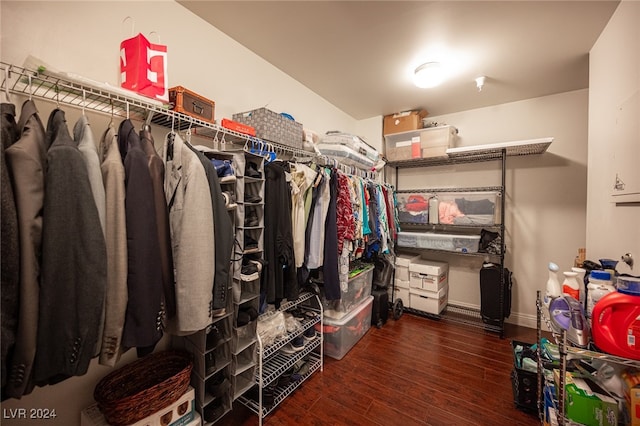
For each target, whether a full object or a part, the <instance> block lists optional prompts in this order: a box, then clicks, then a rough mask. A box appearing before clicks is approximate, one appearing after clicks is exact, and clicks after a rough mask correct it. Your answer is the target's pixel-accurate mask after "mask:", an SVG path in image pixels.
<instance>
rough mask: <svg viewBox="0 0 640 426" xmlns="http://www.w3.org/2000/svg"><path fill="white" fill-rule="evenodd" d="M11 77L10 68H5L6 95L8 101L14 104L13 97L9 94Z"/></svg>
mask: <svg viewBox="0 0 640 426" xmlns="http://www.w3.org/2000/svg"><path fill="white" fill-rule="evenodd" d="M9 77H10V74H9V68H5V69H4V95H5V96H6V98H7V102H8V103H10V104H12V103H13V101H12V99H11V96H10V95H9ZM29 77H31V76H29Z"/></svg>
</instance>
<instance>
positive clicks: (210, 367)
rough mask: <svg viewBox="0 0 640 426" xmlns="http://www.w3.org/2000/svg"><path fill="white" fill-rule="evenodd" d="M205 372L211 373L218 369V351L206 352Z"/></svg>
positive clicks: (206, 373)
mask: <svg viewBox="0 0 640 426" xmlns="http://www.w3.org/2000/svg"><path fill="white" fill-rule="evenodd" d="M204 365H205V368H204V373H205V375H209V374H211V373H213V372H214V371H216V353H215V351H211V352H207V353H206V354H204Z"/></svg>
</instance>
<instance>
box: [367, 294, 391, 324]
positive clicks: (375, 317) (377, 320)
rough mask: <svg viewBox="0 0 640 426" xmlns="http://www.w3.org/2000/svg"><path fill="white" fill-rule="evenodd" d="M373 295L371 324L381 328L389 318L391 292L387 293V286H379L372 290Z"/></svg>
mask: <svg viewBox="0 0 640 426" xmlns="http://www.w3.org/2000/svg"><path fill="white" fill-rule="evenodd" d="M371 295H372V296H373V306H372V308H371V324H372V325H375V326H376V327H378V328H380V327H382V326H383V325H384V323H386V322H387V319H388V318H389V293H387V289H386V288H384V289H378V288H377V289H374V290H372V291H371Z"/></svg>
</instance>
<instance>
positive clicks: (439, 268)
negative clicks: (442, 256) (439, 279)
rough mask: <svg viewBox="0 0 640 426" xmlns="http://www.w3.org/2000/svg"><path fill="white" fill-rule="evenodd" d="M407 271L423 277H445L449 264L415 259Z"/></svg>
mask: <svg viewBox="0 0 640 426" xmlns="http://www.w3.org/2000/svg"><path fill="white" fill-rule="evenodd" d="M409 271H410V272H418V273H420V274H424V275H436V276H439V275H445V276H446V275H447V273H448V272H449V264H448V263H447V262H436V261H435V260H427V259H416V260H414V261H412V262H411V264H409ZM431 291H435V290H431Z"/></svg>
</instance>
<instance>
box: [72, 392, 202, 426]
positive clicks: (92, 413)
mask: <svg viewBox="0 0 640 426" xmlns="http://www.w3.org/2000/svg"><path fill="white" fill-rule="evenodd" d="M195 397H196V394H195V390H194V389H193V388H192V387H189V389H188V390H187V392H186V393H185V394H184V395H182V396H181V397H180V398H179V399H178V400H177V401H176V402H174V403H173V404H171V405H170V406H168V407H167V408H165V409H162V410H160V411H158V412H156V413H155V414H152V415H150V416H149V417H145V418H144V419H142V420H139V421H137V422H135V423H133V424H131V426H191V425H192V424H194V420H195V419H196V416H198V420H199V415H198V413H197V411H196V410H195ZM195 424H200V423H195ZM80 426H109V423H107V421H106V420H105V418H104V416H103V415H102V413H101V412H100V409H99V408H98V403H97V402H96V403H94V404H92V405H90V406H88V407H87V408H85V409H84V410H82V412H81V413H80Z"/></svg>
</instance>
